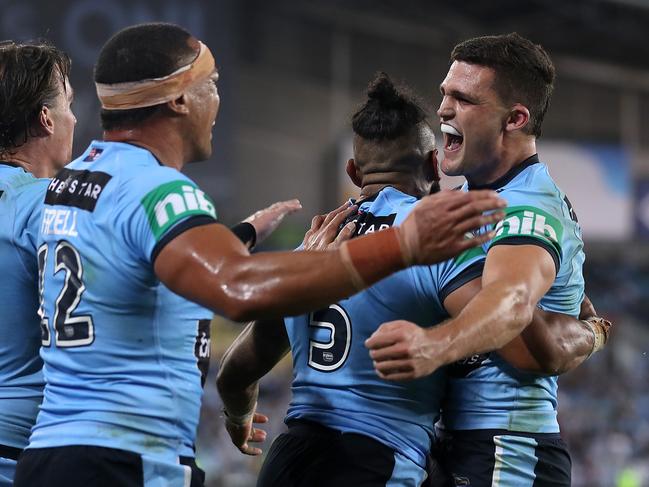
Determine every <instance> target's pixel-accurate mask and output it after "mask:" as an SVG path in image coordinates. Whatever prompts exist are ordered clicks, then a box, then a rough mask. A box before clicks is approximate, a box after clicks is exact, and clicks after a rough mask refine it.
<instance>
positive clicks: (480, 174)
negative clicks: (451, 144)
mask: <svg viewBox="0 0 649 487" xmlns="http://www.w3.org/2000/svg"><path fill="white" fill-rule="evenodd" d="M536 152H537V151H536V139H534V138H527V139H525V140H524V141H520V140H519V141H518V142H517V143H515V144H510V145H504V146H503V147H502V150H501V153H500V154H499V157H498V159H496V160H495V161H493V162H491V163H486V164H483V165H482V166H481V167H480V168H479V169H478V170H477V171H475V172H474V173H473V174H467V175H466V179H467V181H468V182H469V184H470V185H471V186H485V185H488V184H491V183H493V182H495V181H498V180H499V179H500V178H502V177H503V176H504V175H505V174H507V173H508V172H509V171H511V170H512V169H513V168H514V167H516V166H518V165H519V164H521V163H522V162H523V161H525V160H527V159H528V158H529V157H531V156H533V155H534V154H536Z"/></svg>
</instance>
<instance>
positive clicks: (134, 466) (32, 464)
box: [14, 445, 205, 487]
mask: <svg viewBox="0 0 649 487" xmlns="http://www.w3.org/2000/svg"><path fill="white" fill-rule="evenodd" d="M160 482H164V485H168V486H170V487H176V486H177V487H203V484H204V482H205V473H204V472H203V471H202V470H201V469H199V468H198V467H197V466H196V462H195V461H194V459H193V458H191V457H180V459H179V463H167V462H164V461H158V460H156V459H153V458H149V457H147V456H141V455H138V454H137V453H133V452H129V451H125V450H118V449H115V448H104V447H99V446H84V445H79V446H62V447H56V448H28V449H26V450H24V451H23V453H22V455H21V456H20V458H19V459H18V467H17V469H16V478H15V484H14V485H15V487H41V486H42V487H89V486H92V487H147V486H148V485H162V484H161V483H160Z"/></svg>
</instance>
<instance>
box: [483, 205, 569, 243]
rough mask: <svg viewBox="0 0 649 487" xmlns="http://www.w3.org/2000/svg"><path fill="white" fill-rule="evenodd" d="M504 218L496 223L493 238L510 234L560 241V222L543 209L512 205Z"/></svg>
mask: <svg viewBox="0 0 649 487" xmlns="http://www.w3.org/2000/svg"><path fill="white" fill-rule="evenodd" d="M505 211H506V214H507V215H506V218H505V219H504V220H502V221H500V222H498V224H497V225H496V227H495V228H494V230H495V231H496V236H495V238H494V240H498V239H499V238H504V237H511V236H521V237H522V236H531V237H540V238H542V239H544V240H550V241H551V242H553V243H560V242H561V237H562V235H563V227H562V225H561V222H560V221H559V220H557V219H556V218H554V217H553V216H552V215H549V214H548V213H546V212H545V211H543V210H541V209H539V208H534V207H530V206H513V207H508V208H507V209H506V210H505Z"/></svg>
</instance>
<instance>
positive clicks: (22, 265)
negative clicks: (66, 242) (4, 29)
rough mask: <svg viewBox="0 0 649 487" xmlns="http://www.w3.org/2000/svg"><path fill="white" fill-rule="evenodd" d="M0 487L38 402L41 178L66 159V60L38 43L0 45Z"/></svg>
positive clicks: (70, 126)
mask: <svg viewBox="0 0 649 487" xmlns="http://www.w3.org/2000/svg"><path fill="white" fill-rule="evenodd" d="M0 73H1V74H0V152H1V154H0V161H1V162H0V262H2V269H3V277H2V279H1V280H0V293H1V295H2V303H1V304H0V316H1V318H0V417H2V420H1V421H0V486H3V487H4V486H10V485H12V483H13V477H14V471H15V468H16V460H17V459H18V455H19V454H20V451H21V450H22V449H23V448H24V447H25V446H27V441H28V439H29V433H30V430H31V427H32V425H33V424H34V422H35V421H36V414H37V412H38V405H39V404H40V403H41V400H42V397H43V386H44V381H43V375H42V372H41V368H42V365H43V363H42V361H41V359H40V357H39V355H38V351H39V349H40V345H41V328H40V325H39V323H40V318H39V317H38V314H37V310H38V266H37V261H36V239H37V236H38V231H39V226H40V220H41V208H42V203H43V198H44V196H45V190H46V188H47V184H48V180H47V179H42V178H46V177H50V176H52V175H53V174H54V172H56V171H57V170H58V169H60V168H62V167H63V166H64V165H65V164H67V163H68V162H69V161H70V157H71V154H72V136H73V133H74V125H75V123H76V119H75V117H74V114H73V113H72V110H71V103H72V98H73V93H72V88H71V87H70V83H69V80H68V75H69V73H70V59H69V58H68V56H67V55H66V54H65V53H63V52H62V51H60V50H59V49H57V48H56V47H54V46H52V45H48V44H44V43H28V44H17V43H14V42H11V41H8V42H4V43H3V44H1V45H0Z"/></svg>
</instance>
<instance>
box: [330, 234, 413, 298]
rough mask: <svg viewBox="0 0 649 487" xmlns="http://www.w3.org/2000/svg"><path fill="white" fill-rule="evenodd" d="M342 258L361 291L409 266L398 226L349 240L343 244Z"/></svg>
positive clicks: (354, 282) (355, 284) (341, 249)
mask: <svg viewBox="0 0 649 487" xmlns="http://www.w3.org/2000/svg"><path fill="white" fill-rule="evenodd" d="M340 255H341V258H342V261H343V264H344V265H345V268H346V269H347V272H348V273H349V275H350V277H351V279H352V283H353V284H354V287H355V288H356V289H357V290H359V291H360V290H361V289H365V288H366V287H367V286H369V285H371V284H373V283H374V282H376V281H378V280H379V279H381V278H383V277H386V276H388V275H390V274H392V273H393V272H396V271H398V270H401V269H403V268H404V267H407V266H408V265H409V261H408V259H407V257H406V255H407V253H406V252H404V249H403V247H402V244H401V240H400V238H399V230H398V228H396V227H391V228H388V229H386V230H381V231H380V232H377V233H374V234H372V235H365V236H364V237H360V238H355V239H353V240H348V241H346V242H344V243H343V244H342V245H341V247H340Z"/></svg>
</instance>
